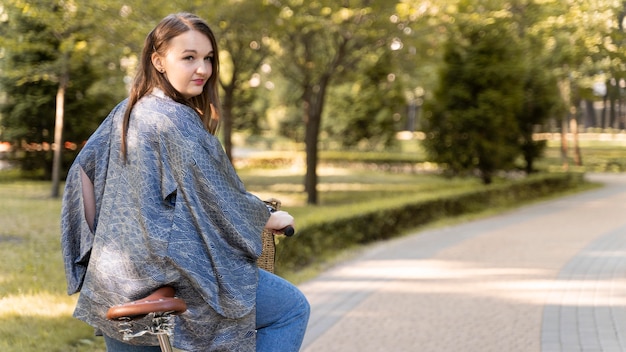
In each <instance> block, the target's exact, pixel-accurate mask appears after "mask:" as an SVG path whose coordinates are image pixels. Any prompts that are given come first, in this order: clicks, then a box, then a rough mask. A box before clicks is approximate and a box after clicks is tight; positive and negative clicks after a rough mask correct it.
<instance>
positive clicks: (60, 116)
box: [51, 72, 69, 198]
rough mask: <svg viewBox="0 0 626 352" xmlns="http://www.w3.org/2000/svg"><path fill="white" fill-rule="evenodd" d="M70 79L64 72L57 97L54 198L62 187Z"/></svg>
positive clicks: (53, 176)
mask: <svg viewBox="0 0 626 352" xmlns="http://www.w3.org/2000/svg"><path fill="white" fill-rule="evenodd" d="M68 81H69V74H68V73H67V72H64V73H63V74H62V75H61V79H60V80H59V89H58V90H57V98H56V116H55V121H54V156H53V159H52V194H51V196H52V198H58V197H59V189H60V188H61V187H60V185H61V180H60V174H61V161H62V157H63V121H64V112H65V88H66V87H67V82H68Z"/></svg>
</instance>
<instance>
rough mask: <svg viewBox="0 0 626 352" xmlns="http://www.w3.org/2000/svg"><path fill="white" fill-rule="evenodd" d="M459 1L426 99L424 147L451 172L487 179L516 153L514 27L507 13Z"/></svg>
mask: <svg viewBox="0 0 626 352" xmlns="http://www.w3.org/2000/svg"><path fill="white" fill-rule="evenodd" d="M461 5H462V6H460V7H459V13H458V14H457V17H456V21H455V27H454V30H452V31H451V37H450V39H449V41H448V43H447V44H446V47H445V54H444V66H443V69H442V72H441V76H440V79H441V81H440V85H439V88H438V89H437V90H436V91H435V96H434V100H433V101H431V102H430V103H429V107H428V110H429V114H427V116H426V117H427V124H426V126H425V132H426V135H427V138H426V140H425V142H424V146H425V148H426V150H427V152H428V153H429V155H430V157H431V159H432V160H433V161H436V162H438V163H439V164H441V165H442V166H444V167H445V168H446V169H447V170H448V171H449V172H451V173H452V174H455V175H458V174H463V173H471V172H474V171H475V170H478V171H479V172H480V177H481V179H482V180H483V183H485V184H489V183H491V182H492V178H493V175H494V173H495V172H496V171H498V170H502V169H507V168H512V167H513V165H514V160H515V158H516V156H517V155H518V153H519V148H518V136H519V128H518V124H517V121H516V113H517V112H518V111H519V109H520V105H521V101H522V96H523V95H522V94H523V89H522V88H523V87H522V85H521V84H520V82H523V75H524V67H523V65H522V64H521V63H520V61H519V57H521V54H522V53H521V52H520V51H519V47H518V46H517V45H515V44H512V43H515V42H516V35H515V33H514V32H513V30H514V28H515V27H514V26H513V25H512V23H511V21H510V19H509V18H508V17H507V16H502V15H498V13H496V12H490V11H489V10H488V9H486V8H484V7H474V6H473V5H471V3H470V2H466V3H462V4H461Z"/></svg>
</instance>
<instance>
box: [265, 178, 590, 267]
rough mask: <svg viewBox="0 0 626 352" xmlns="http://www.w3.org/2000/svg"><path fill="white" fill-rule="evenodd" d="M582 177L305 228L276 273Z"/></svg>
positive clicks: (281, 253) (285, 242) (285, 244)
mask: <svg viewBox="0 0 626 352" xmlns="http://www.w3.org/2000/svg"><path fill="white" fill-rule="evenodd" d="M584 182H585V180H584V177H583V174H575V173H559V174H543V175H535V176H533V177H528V178H524V179H520V180H516V181H510V182H506V183H502V184H496V185H491V186H489V187H484V188H481V189H479V190H474V191H464V192H461V193H458V194H455V195H450V196H446V197H441V198H438V199H431V200H423V201H418V202H408V203H403V204H399V205H397V206H392V207H385V208H381V209H377V210H375V211H366V212H363V213H361V214H358V215H353V216H350V217H344V218H337V219H332V220H328V221H324V222H319V223H314V224H309V225H308V226H306V227H304V228H299V229H298V234H297V235H296V236H295V237H294V238H287V239H281V240H280V241H279V243H278V245H277V248H276V256H277V272H278V273H280V272H281V270H284V271H297V270H299V269H301V268H304V267H306V266H308V265H311V264H313V263H315V262H318V261H324V260H325V259H326V258H328V257H330V256H333V255H335V254H337V253H339V252H340V251H342V250H344V249H347V248H350V247H352V246H354V245H360V244H366V243H371V242H375V241H380V240H385V239H389V238H392V237H395V236H398V235H400V234H401V233H403V232H406V231H407V230H410V229H414V228H417V227H419V226H422V225H425V224H428V223H429V222H432V221H435V220H438V219H442V218H444V217H451V216H458V215H461V214H469V213H475V212H479V211H483V210H488V209H489V208H495V207H506V206H511V205H514V204H516V203H521V202H525V201H530V200H533V199H537V198H539V197H545V196H549V195H552V194H558V193H562V192H565V191H567V190H569V189H573V188H575V187H577V186H579V185H581V184H582V183H584Z"/></svg>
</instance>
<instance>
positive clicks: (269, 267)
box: [257, 198, 280, 273]
mask: <svg viewBox="0 0 626 352" xmlns="http://www.w3.org/2000/svg"><path fill="white" fill-rule="evenodd" d="M265 204H267V205H268V206H270V207H272V208H273V209H274V211H276V210H280V201H279V200H278V199H274V198H270V199H268V200H266V201H265ZM261 239H262V240H263V251H262V252H261V256H260V257H259V258H258V259H257V264H258V265H259V268H261V269H264V270H266V271H269V272H270V273H273V272H274V268H275V265H276V242H275V239H274V233H273V232H272V231H271V230H268V229H264V230H263V232H262V233H261Z"/></svg>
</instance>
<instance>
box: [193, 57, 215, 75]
mask: <svg viewBox="0 0 626 352" xmlns="http://www.w3.org/2000/svg"><path fill="white" fill-rule="evenodd" d="M211 69H212V66H211V63H210V62H207V61H202V62H201V63H200V65H198V68H197V69H196V72H197V73H198V74H201V75H205V76H209V75H211Z"/></svg>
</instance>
